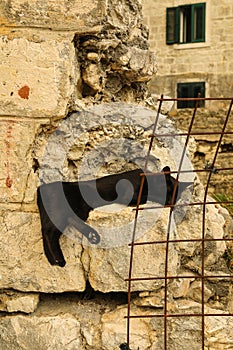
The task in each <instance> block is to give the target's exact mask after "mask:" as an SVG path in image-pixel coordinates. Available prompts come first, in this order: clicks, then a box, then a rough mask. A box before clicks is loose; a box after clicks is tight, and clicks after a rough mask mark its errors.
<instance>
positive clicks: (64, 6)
mask: <svg viewBox="0 0 233 350" xmlns="http://www.w3.org/2000/svg"><path fill="white" fill-rule="evenodd" d="M0 12H1V16H2V20H3V21H4V23H5V25H6V26H7V25H8V26H17V27H18V26H20V27H23V26H29V27H31V26H33V27H39V28H48V29H56V30H76V31H87V32H88V31H90V28H92V30H93V27H95V26H98V25H100V23H101V21H102V20H103V16H104V14H105V0H75V1H69V0H62V1H59V2H58V1H56V0H46V1H43V2H40V3H38V2H37V1H30V2H25V1H24V0H13V1H11V5H10V6H9V3H8V1H7V0H3V1H1V5H0Z"/></svg>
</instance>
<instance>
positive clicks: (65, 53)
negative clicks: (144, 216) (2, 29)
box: [0, 34, 78, 118]
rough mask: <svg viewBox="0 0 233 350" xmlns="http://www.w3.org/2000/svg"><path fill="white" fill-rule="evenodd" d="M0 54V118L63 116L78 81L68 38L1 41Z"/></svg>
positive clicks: (4, 39)
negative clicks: (4, 116) (0, 116)
mask: <svg viewBox="0 0 233 350" xmlns="http://www.w3.org/2000/svg"><path fill="white" fill-rule="evenodd" d="M0 50H1V62H0V76H1V84H0V103H1V115H7V116H18V117H29V116H30V117H33V118H35V117H45V116H49V117H52V116H56V117H57V116H64V115H65V113H66V109H67V104H68V101H69V99H70V98H71V95H72V93H73V92H74V91H75V84H76V82H77V79H78V67H77V64H75V60H76V58H75V48H74V45H73V43H72V38H71V37H70V36H69V35H68V36H67V37H65V38H63V39H61V38H60V39H59V37H51V36H50V34H44V37H43V38H40V40H37V41H36V42H33V40H32V39H31V40H27V39H26V38H18V37H17V38H14V39H12V40H8V39H6V37H1V39H0Z"/></svg>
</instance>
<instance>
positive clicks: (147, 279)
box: [125, 275, 233, 282]
mask: <svg viewBox="0 0 233 350" xmlns="http://www.w3.org/2000/svg"><path fill="white" fill-rule="evenodd" d="M177 278H183V279H187V278H198V279H203V280H205V279H215V278H218V279H220V278H221V279H228V278H230V279H231V278H233V275H204V276H198V275H195V276H193V275H187V276H186V275H185V276H182V275H177V276H166V277H165V276H158V277H134V278H126V279H125V281H133V282H138V281H155V280H165V279H177Z"/></svg>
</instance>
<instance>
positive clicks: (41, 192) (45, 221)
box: [37, 167, 179, 267]
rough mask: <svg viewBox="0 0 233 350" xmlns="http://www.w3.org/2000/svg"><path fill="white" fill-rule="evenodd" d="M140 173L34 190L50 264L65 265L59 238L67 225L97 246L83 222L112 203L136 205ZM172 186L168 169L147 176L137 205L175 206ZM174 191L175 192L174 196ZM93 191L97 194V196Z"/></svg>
mask: <svg viewBox="0 0 233 350" xmlns="http://www.w3.org/2000/svg"><path fill="white" fill-rule="evenodd" d="M142 173H143V171H142V170H141V169H136V170H132V171H127V172H124V173H120V174H115V175H109V176H105V177H101V178H99V179H96V180H89V181H78V182H52V183H49V184H44V185H41V186H40V187H39V188H38V190H37V204H38V207H39V212H40V219H41V228H42V235H43V244H44V251H45V255H46V257H47V258H48V261H49V262H50V264H51V265H59V266H61V267H63V266H65V264H66V262H65V259H64V256H63V253H62V251H61V248H60V244H59V238H60V236H61V234H62V232H63V231H64V229H65V227H66V226H67V225H69V224H71V225H73V226H74V227H75V228H76V229H78V230H79V231H80V232H81V233H82V234H83V235H84V236H85V237H87V239H88V240H89V242H91V243H92V244H98V243H99V241H100V236H99V234H98V232H97V231H96V230H95V229H93V228H92V227H91V226H89V225H87V224H86V223H85V221H86V220H87V218H88V215H89V212H90V211H91V210H92V209H94V208H97V207H100V206H103V205H107V204H108V203H112V202H113V201H114V203H121V204H126V205H128V206H135V205H136V204H137V198H138V193H139V188H140V183H141V178H142V176H141V174H142ZM121 180H124V181H121ZM125 180H127V181H125ZM119 181H120V182H119ZM129 182H130V183H129ZM117 184H120V186H119V188H117ZM175 184H176V180H175V179H174V178H173V177H172V176H171V175H170V168H169V167H165V168H163V170H162V172H161V173H158V174H153V175H152V174H150V175H149V176H146V177H145V181H144V185H143V188H142V195H141V201H140V204H144V203H146V201H147V200H149V201H153V202H156V203H160V204H162V205H163V206H164V205H169V204H174V203H175V201H176V199H177V193H178V186H179V183H177V184H176V185H175ZM174 189H175V190H176V193H175V194H174V195H173V191H174ZM96 190H97V191H98V194H99V195H96V193H97V192H96ZM117 190H118V191H117ZM83 194H84V197H85V198H87V197H88V198H89V199H91V202H90V200H87V201H85V199H84V198H83ZM172 196H174V203H171V201H172ZM87 202H88V203H87Z"/></svg>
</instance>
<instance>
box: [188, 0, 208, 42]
mask: <svg viewBox="0 0 233 350" xmlns="http://www.w3.org/2000/svg"><path fill="white" fill-rule="evenodd" d="M205 16H206V6H205V3H201V4H193V5H192V20H191V21H192V42H202V41H205Z"/></svg>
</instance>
